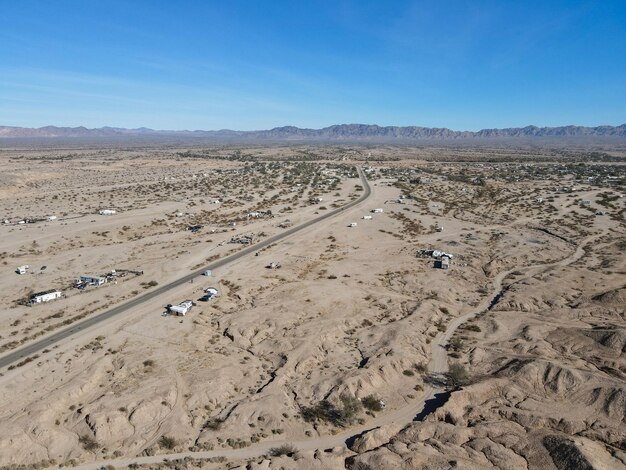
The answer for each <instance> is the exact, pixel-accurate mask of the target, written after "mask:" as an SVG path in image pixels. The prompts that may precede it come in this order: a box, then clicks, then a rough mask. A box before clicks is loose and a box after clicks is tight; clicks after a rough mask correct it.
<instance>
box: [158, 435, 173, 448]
mask: <svg viewBox="0 0 626 470" xmlns="http://www.w3.org/2000/svg"><path fill="white" fill-rule="evenodd" d="M176 444H177V442H176V439H174V438H173V437H170V436H161V439H159V445H160V446H161V447H163V448H164V449H170V450H172V449H173V448H174V447H176Z"/></svg>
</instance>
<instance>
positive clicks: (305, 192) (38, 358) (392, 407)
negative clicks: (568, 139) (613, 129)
mask: <svg viewBox="0 0 626 470" xmlns="http://www.w3.org/2000/svg"><path fill="white" fill-rule="evenodd" d="M625 163H626V151H625V150H624V148H619V147H613V148H610V149H585V148H555V149H547V148H488V147H466V148H464V147H459V148H455V147H441V148H437V147H432V146H431V147H401V146H347V145H342V146H340V145H338V146H330V145H326V146H321V145H320V146H315V145H301V146H298V145H284V146H270V145H266V146H257V147H247V148H241V147H234V146H214V147H211V146H204V147H200V146H195V147H189V148H183V147H166V146H161V147H157V146H153V147H150V146H145V147H132V146H129V147H128V148H123V147H120V146H116V147H110V148H107V147H101V146H93V147H88V146H83V147H81V148H78V147H77V148H67V149H63V148H45V147H42V146H37V147H30V148H26V147H23V148H7V147H6V146H5V148H0V267H1V269H0V292H2V300H3V302H2V305H3V308H2V309H0V365H1V366H2V367H1V368H0V468H6V469H26V468H29V469H30V468H32V469H43V468H61V467H63V468H66V467H76V468H80V469H100V468H109V469H113V468H127V467H130V468H180V469H186V468H210V469H232V468H239V469H335V468H338V469H343V468H347V469H353V470H366V469H380V468H390V469H396V468H397V469H413V468H417V469H451V468H455V469H474V468H480V469H485V468H498V469H558V470H565V469H585V470H586V469H618V468H626V381H625V379H626V357H625V352H626V321H625V318H624V315H625V308H626V230H625V228H626V224H625V220H624V214H625V211H626V198H624V194H626V166H625ZM105 209H109V210H114V211H115V213H114V214H112V215H102V214H101V213H100V211H101V210H105ZM375 209H381V210H377V211H375ZM442 253H443V254H445V255H448V258H443V259H442V256H441V255H442ZM442 261H443V262H444V264H445V262H446V261H448V262H449V266H448V268H447V269H443V267H442ZM20 266H28V269H26V272H25V273H24V274H18V273H17V272H16V269H17V268H18V267H20ZM207 268H211V271H212V272H211V275H210V276H204V275H202V274H201V273H202V271H204V270H205V269H207ZM83 275H89V276H98V277H103V278H104V279H106V280H107V282H105V283H104V284H103V285H101V286H93V285H86V286H84V288H82V289H81V288H77V287H76V281H77V279H79V278H80V276H83ZM209 287H213V288H215V289H216V290H217V295H216V296H215V297H213V298H212V299H211V300H208V301H202V300H200V299H201V297H202V296H203V294H204V290H205V289H206V288H209ZM48 290H58V291H59V292H61V294H62V296H61V297H60V298H58V299H55V300H51V301H49V302H43V303H40V304H35V305H30V304H29V299H30V298H31V297H32V296H33V294H35V293H40V292H45V291H48ZM187 299H189V300H192V301H193V302H194V306H193V307H192V308H191V310H189V312H187V314H186V315H185V316H176V315H174V314H167V310H166V306H167V305H168V304H174V305H176V304H178V303H180V302H182V301H184V300H187Z"/></svg>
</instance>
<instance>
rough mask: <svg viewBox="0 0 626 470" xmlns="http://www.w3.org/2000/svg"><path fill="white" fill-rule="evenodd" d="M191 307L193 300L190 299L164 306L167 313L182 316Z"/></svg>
mask: <svg viewBox="0 0 626 470" xmlns="http://www.w3.org/2000/svg"><path fill="white" fill-rule="evenodd" d="M191 307H193V302H192V301H191V300H184V301H182V302H181V303H179V304H178V305H172V304H168V305H167V306H166V307H165V308H166V309H167V311H168V312H169V313H173V314H175V315H178V316H182V317H184V316H185V315H186V314H187V312H188V311H189V310H191Z"/></svg>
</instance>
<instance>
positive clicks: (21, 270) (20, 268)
mask: <svg viewBox="0 0 626 470" xmlns="http://www.w3.org/2000/svg"><path fill="white" fill-rule="evenodd" d="M28 268H30V266H28V265H27V264H25V265H24V266H18V267H17V269H16V270H15V272H16V273H17V274H26V271H28Z"/></svg>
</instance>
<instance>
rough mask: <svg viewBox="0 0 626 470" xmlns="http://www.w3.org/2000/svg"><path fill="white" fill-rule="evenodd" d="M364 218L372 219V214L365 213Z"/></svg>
mask: <svg viewBox="0 0 626 470" xmlns="http://www.w3.org/2000/svg"><path fill="white" fill-rule="evenodd" d="M363 220H372V216H371V215H364V216H363Z"/></svg>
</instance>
